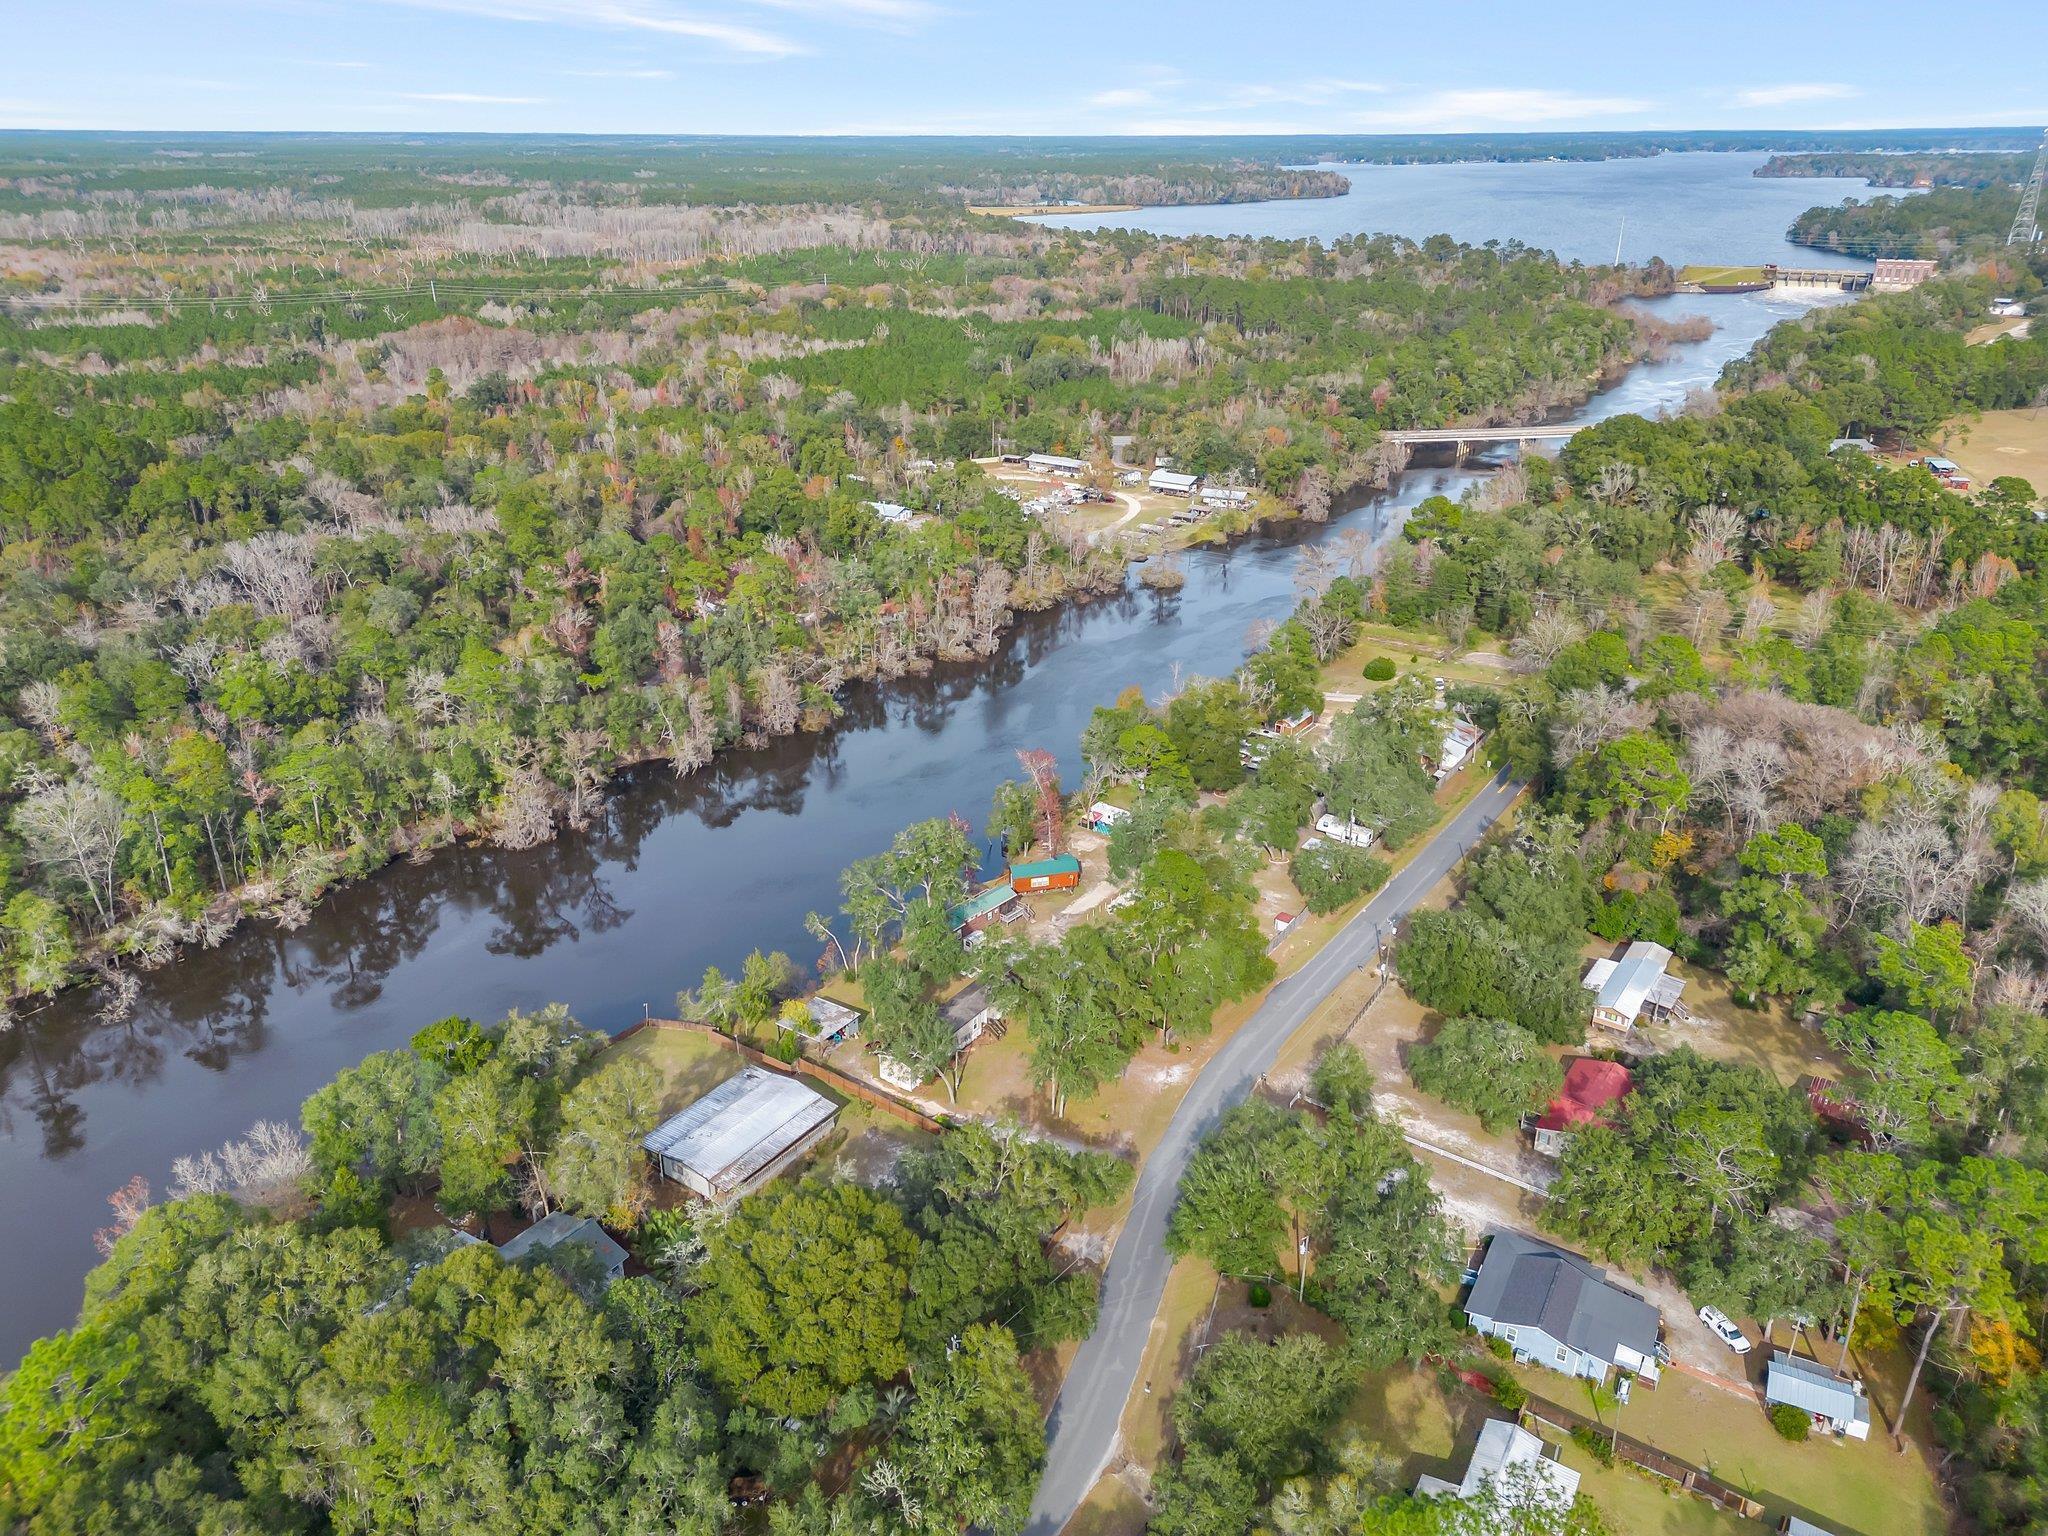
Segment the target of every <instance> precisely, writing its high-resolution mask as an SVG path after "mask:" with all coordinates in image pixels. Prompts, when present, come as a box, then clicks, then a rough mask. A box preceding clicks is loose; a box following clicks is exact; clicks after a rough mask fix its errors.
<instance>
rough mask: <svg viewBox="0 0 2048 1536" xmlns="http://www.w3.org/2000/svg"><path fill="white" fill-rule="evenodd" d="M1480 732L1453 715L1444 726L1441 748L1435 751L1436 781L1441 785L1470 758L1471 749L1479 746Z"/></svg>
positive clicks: (1470, 723)
mask: <svg viewBox="0 0 2048 1536" xmlns="http://www.w3.org/2000/svg"><path fill="white" fill-rule="evenodd" d="M1479 737H1480V730H1479V727H1478V726H1476V725H1474V724H1473V723H1472V722H1471V721H1470V720H1466V719H1462V718H1460V717H1459V716H1456V715H1453V716H1452V717H1451V718H1450V721H1449V722H1448V723H1447V724H1446V725H1445V726H1444V741H1443V746H1442V747H1441V748H1439V749H1438V751H1437V759H1436V781H1437V783H1439V784H1441V783H1443V781H1444V780H1445V779H1448V778H1449V777H1450V776H1451V775H1452V774H1454V773H1456V772H1457V771H1458V770H1459V769H1460V768H1462V767H1464V766H1465V763H1466V761H1467V759H1469V758H1470V757H1471V756H1472V750H1473V748H1475V747H1477V746H1478V745H1479Z"/></svg>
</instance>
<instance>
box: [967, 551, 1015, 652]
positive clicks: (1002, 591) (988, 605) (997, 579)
mask: <svg viewBox="0 0 2048 1536" xmlns="http://www.w3.org/2000/svg"><path fill="white" fill-rule="evenodd" d="M968 617H969V623H970V624H971V625H972V626H973V630H974V649H975V650H976V651H977V652H978V653H980V654H981V655H983V656H993V655H994V654H995V649H996V643H997V642H998V641H999V640H1001V639H1002V634H1003V627H1004V626H1005V625H1006V624H1008V623H1009V622H1010V573H1009V570H1008V569H1007V568H1006V567H1005V566H1004V565H1003V564H1002V563H1001V562H1000V561H996V560H988V561H984V562H983V564H982V566H981V568H980V570H978V571H976V572H975V575H974V595H973V598H972V600H971V602H970V606H969V615H968Z"/></svg>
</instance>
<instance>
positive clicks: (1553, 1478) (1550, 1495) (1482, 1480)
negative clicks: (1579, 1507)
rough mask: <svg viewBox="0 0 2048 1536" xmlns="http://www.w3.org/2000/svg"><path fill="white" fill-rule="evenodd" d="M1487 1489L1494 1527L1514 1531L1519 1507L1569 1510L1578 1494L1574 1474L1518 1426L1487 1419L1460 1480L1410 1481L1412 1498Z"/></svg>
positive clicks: (1469, 1494)
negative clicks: (1492, 1507)
mask: <svg viewBox="0 0 2048 1536" xmlns="http://www.w3.org/2000/svg"><path fill="white" fill-rule="evenodd" d="M1489 1491H1491V1493H1492V1495H1493V1498H1494V1500H1495V1508H1494V1513H1496V1514H1497V1515H1498V1516H1500V1520H1499V1523H1498V1525H1497V1526H1496V1527H1495V1528H1496V1529H1499V1530H1501V1531H1504V1532H1505V1531H1509V1530H1519V1529H1521V1522H1520V1521H1519V1520H1517V1519H1516V1518H1515V1517H1516V1516H1517V1515H1518V1514H1519V1513H1521V1512H1522V1511H1525V1510H1526V1511H1530V1512H1534V1511H1535V1510H1537V1509H1538V1508H1547V1509H1553V1510H1557V1511H1559V1512H1562V1511H1564V1510H1567V1509H1570V1508H1571V1506H1572V1500H1573V1499H1575V1498H1577V1497H1578V1496H1579V1474H1578V1473H1577V1472H1575V1471H1573V1470H1572V1469H1571V1468H1570V1467H1568V1466H1566V1465H1565V1464H1564V1463H1563V1462H1561V1461H1559V1460H1558V1459H1557V1457H1556V1454H1555V1453H1554V1452H1553V1451H1552V1450H1551V1449H1550V1447H1549V1446H1547V1445H1545V1444H1544V1443H1543V1441H1542V1440H1540V1439H1539V1438H1537V1437H1536V1436H1535V1435H1532V1434H1530V1433H1529V1431H1528V1430H1526V1429H1524V1428H1522V1427H1521V1425H1519V1424H1515V1423H1512V1422H1511V1421H1509V1420H1507V1419H1488V1420H1487V1421H1486V1423H1485V1425H1484V1426H1483V1427H1482V1428H1481V1429H1480V1431H1479V1443H1478V1444H1477V1445H1475V1446H1473V1447H1472V1459H1471V1461H1469V1462H1467V1463H1466V1464H1465V1477H1464V1481H1462V1482H1457V1483H1453V1482H1449V1481H1446V1480H1445V1479H1444V1478H1441V1477H1430V1476H1429V1475H1428V1474H1426V1473H1425V1474H1424V1475H1423V1476H1422V1477H1421V1478H1420V1479H1419V1480H1418V1481H1417V1482H1416V1484H1415V1496H1416V1497H1417V1498H1421V1499H1436V1498H1444V1497H1450V1498H1458V1499H1476V1498H1478V1497H1479V1496H1480V1495H1481V1494H1482V1493H1486V1492H1489Z"/></svg>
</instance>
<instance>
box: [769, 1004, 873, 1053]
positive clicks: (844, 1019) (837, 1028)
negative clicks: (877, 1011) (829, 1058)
mask: <svg viewBox="0 0 2048 1536" xmlns="http://www.w3.org/2000/svg"><path fill="white" fill-rule="evenodd" d="M776 1025H777V1027H779V1028H781V1029H786V1030H788V1031H789V1032H790V1033H791V1034H793V1035H795V1036H796V1037H797V1038H798V1039H799V1040H802V1041H805V1042H806V1043H807V1044H810V1045H816V1046H827V1045H837V1044H839V1042H840V1041H842V1040H851V1039H852V1038H853V1037H854V1036H855V1035H857V1034H859V1033H860V1010H859V1009H858V1008H854V1007H850V1006H848V1005H847V1004H845V1003H841V1002H835V1001H834V1000H833V999H831V998H829V997H826V996H824V995H823V994H821V993H817V994H813V995H812V996H810V997H807V998H805V999H804V1017H803V1018H802V1019H789V1018H782V1019H777V1020H776Z"/></svg>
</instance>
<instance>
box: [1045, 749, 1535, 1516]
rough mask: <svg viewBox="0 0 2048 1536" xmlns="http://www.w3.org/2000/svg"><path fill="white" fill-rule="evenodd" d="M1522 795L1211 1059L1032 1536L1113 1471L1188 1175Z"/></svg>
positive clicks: (1156, 1176) (1487, 796)
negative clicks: (1207, 1140) (1239, 1109)
mask: <svg viewBox="0 0 2048 1536" xmlns="http://www.w3.org/2000/svg"><path fill="white" fill-rule="evenodd" d="M1520 791H1521V785H1520V784H1518V783H1513V782H1510V781H1509V779H1508V777H1507V775H1506V774H1505V773H1502V774H1500V775H1498V776H1497V777H1495V778H1494V779H1493V781H1492V782H1491V783H1489V784H1488V785H1487V786H1486V787H1485V788H1484V789H1482V790H1480V792H1479V793H1478V794H1477V795H1475V796H1473V798H1472V799H1471V800H1470V801H1468V802H1467V803H1466V805H1465V806H1464V808H1463V809H1461V810H1460V811H1459V812H1458V814H1457V815H1456V816H1455V817H1454V818H1453V819H1452V820H1451V822H1450V823H1449V824H1448V825H1447V826H1445V827H1444V829H1443V830H1442V831H1440V832H1438V833H1437V834H1436V836H1435V837H1433V838H1432V839H1430V841H1429V842H1428V843H1427V844H1426V845H1425V846H1424V847H1423V848H1422V850H1421V851H1420V852H1419V853H1418V854H1417V855H1416V856H1415V858H1414V859H1413V860H1411V861H1410V862H1409V864H1408V866H1407V867H1406V868H1405V869H1403V870H1402V871H1401V872H1400V873H1399V874H1398V875H1396V876H1395V877H1394V878H1393V879H1392V880H1390V881H1389V882H1388V883H1387V886H1386V888H1385V889H1384V890H1382V891H1381V892H1380V893H1379V895H1377V896H1376V897H1374V898H1373V900H1372V901H1371V902H1370V903H1369V904H1368V905H1367V906H1366V908H1365V910H1364V911H1362V912H1360V913H1359V914H1358V916H1356V917H1354V918H1353V919H1352V920H1351V921H1350V922H1349V923H1347V924H1345V926H1344V927H1343V928H1342V929H1341V930H1339V932H1338V933H1337V935H1336V937H1334V938H1333V939H1331V940H1330V942H1329V943H1328V944H1325V945H1324V946H1323V948H1322V949H1321V950H1320V951H1319V952H1318V953H1317V954H1316V956H1315V958H1314V959H1312V960H1310V961H1309V963H1308V964H1307V965H1305V966H1303V967H1302V968H1301V969H1300V970H1299V971H1297V972H1295V973H1294V974H1293V975H1292V976H1290V977H1288V978H1287V979H1286V980H1285V981H1283V982H1281V983H1280V984H1279V985H1278V986H1276V987H1275V988H1274V989H1273V991H1272V994H1271V995H1270V996H1268V997H1267V999H1266V1001H1265V1002H1264V1003H1263V1004H1261V1005H1260V1007H1259V1011H1258V1012H1257V1013H1255V1014H1253V1015H1252V1016H1251V1018H1249V1019H1248V1020H1246V1021H1245V1023H1244V1025H1243V1027H1241V1028H1240V1029H1239V1030H1238V1031H1237V1033H1236V1034H1234V1035H1232V1036H1231V1037H1230V1039H1229V1040H1228V1041H1226V1042H1225V1043H1224V1046H1223V1048H1222V1049H1221V1050H1220V1051H1218V1052H1217V1053H1216V1054H1215V1055H1214V1056H1213V1057H1211V1058H1210V1060H1209V1064H1208V1065H1207V1066H1206V1067H1204V1068H1203V1069H1202V1074H1201V1076H1199V1077H1197V1078H1196V1079H1195V1081H1194V1085H1193V1086H1192V1087H1191V1088H1189V1089H1188V1096H1187V1097H1186V1098H1185V1099H1183V1100H1182V1101H1181V1106H1180V1108H1179V1110H1178V1111H1176V1112H1175V1114H1174V1117H1173V1121H1172V1123H1171V1124H1170V1125H1168V1126H1167V1128H1166V1134H1165V1136H1163V1137H1162V1138H1160V1142H1159V1145H1158V1146H1156V1147H1154V1148H1153V1149H1152V1154H1151V1156H1149V1157H1147V1158H1146V1159H1145V1165H1144V1167H1143V1168H1142V1169H1141V1170H1140V1171H1139V1174H1138V1188H1137V1194H1136V1197H1135V1198H1134V1200H1133V1201H1132V1205H1131V1214H1130V1219H1129V1220H1128V1221H1126V1222H1125V1223H1124V1228H1123V1232H1122V1234H1121V1235H1120V1236H1119V1237H1118V1238H1117V1243H1116V1249H1115V1251H1114V1252H1113V1253H1112V1254H1111V1255H1110V1260H1109V1269H1108V1272H1107V1273H1106V1274H1105V1275H1104V1276H1103V1280H1102V1313H1101V1316H1100V1317H1098V1318H1097V1319H1096V1323H1095V1332H1094V1333H1093V1334H1091V1335H1090V1336H1089V1338H1088V1341H1087V1342H1086V1343H1084V1344H1083V1345H1082V1346H1081V1349H1080V1353H1079V1354H1077V1355H1075V1357H1074V1365H1073V1368H1072V1369H1071V1370H1069V1371H1068V1372H1067V1379H1066V1384H1065V1385H1064V1386H1062V1387H1061V1388H1060V1395H1059V1401H1058V1402H1056V1403H1054V1404H1053V1410H1052V1419H1051V1421H1050V1422H1049V1423H1048V1424H1047V1426H1046V1435H1047V1439H1048V1442H1049V1444H1048V1446H1047V1450H1046V1464H1045V1477H1044V1479H1043V1480H1042V1481H1041V1482H1040V1483H1039V1485H1038V1497H1037V1498H1036V1499H1035V1500H1033V1501H1032V1505H1031V1519H1030V1523H1029V1524H1027V1525H1026V1526H1025V1536H1056V1533H1057V1532H1058V1531H1059V1530H1060V1529H1061V1528H1062V1527H1064V1526H1065V1525H1066V1523H1067V1521H1068V1520H1070V1519H1072V1518H1073V1515H1074V1512H1075V1511H1076V1510H1077V1509H1079V1508H1080V1507H1081V1501H1082V1500H1083V1499H1085V1498H1087V1497H1088V1490H1089V1489H1091V1488H1093V1487H1094V1486H1095V1481H1096V1479H1097V1478H1098V1477H1100V1476H1101V1475H1102V1470H1103V1468H1104V1467H1106V1466H1107V1465H1108V1464H1109V1458H1110V1453H1111V1452H1112V1450H1114V1448H1115V1445H1116V1435H1117V1422H1118V1420H1119V1419H1120V1418H1121V1417H1122V1416H1123V1409H1124V1403H1125V1402H1126V1401H1127V1400H1128V1399H1129V1397H1130V1395H1131V1388H1132V1387H1133V1386H1134V1385H1136V1383H1137V1378H1138V1367H1139V1364H1140V1362H1141V1360H1142V1359H1143V1357H1144V1353H1145V1343H1146V1340H1147V1338H1148V1337H1149V1335H1150V1333H1151V1330H1152V1319H1153V1317H1154V1315H1155V1314H1156V1313H1157V1312H1158V1311H1159V1298H1160V1297H1161V1296H1162V1295H1163V1294H1164V1293H1165V1290H1166V1275H1167V1271H1168V1270H1169V1269H1170V1268H1172V1261H1171V1260H1170V1259H1168V1258H1167V1256H1166V1247H1165V1242H1166V1219H1167V1217H1168V1215H1169V1214H1171V1212H1172V1210H1173V1201H1174V1193H1175V1191H1176V1190H1178V1189H1179V1187H1180V1176H1181V1171H1182V1170H1183V1169H1185V1168H1186V1167H1187V1164H1188V1158H1189V1157H1190V1156H1191V1155H1192V1154H1193V1153H1194V1150H1195V1147H1196V1145H1197V1144H1198V1143H1199V1142H1200V1141H1201V1139H1202V1137H1203V1136H1204V1135H1205V1134H1206V1133H1207V1132H1208V1131H1209V1129H1210V1128H1211V1127H1212V1126H1214V1125H1215V1124H1216V1122H1217V1120H1218V1119H1220V1118H1221V1117H1222V1115H1223V1112H1224V1111H1225V1110H1227V1109H1229V1108H1231V1107H1232V1106H1233V1105H1235V1104H1237V1103H1239V1102H1241V1101H1242V1100H1243V1099H1244V1098H1245V1096H1246V1095H1247V1094H1248V1093H1250V1091H1251V1088H1252V1085H1253V1084H1254V1083H1255V1082H1257V1081H1258V1080H1259V1078H1260V1077H1261V1076H1263V1075H1264V1074H1265V1073H1266V1071H1267V1070H1268V1069H1269V1068H1271V1066H1272V1065H1273V1059H1274V1058H1275V1057H1276V1056H1278V1055H1279V1054H1280V1048H1281V1046H1283V1045H1285V1044H1286V1042H1287V1040H1288V1038H1289V1037H1290V1036H1291V1035H1293V1033H1294V1032H1295V1031H1296V1030H1298V1029H1299V1028H1301V1026H1302V1025H1303V1024H1304V1023H1306V1022H1307V1020H1308V1016H1309V1015H1310V1014H1311V1013H1313V1012H1315V1010H1316V1008H1317V1007H1318V1006H1319V1005H1320V1004H1321V1003H1322V1001H1323V999H1325V998H1327V997H1328V996H1329V995H1330V994H1331V993H1332V992H1334V991H1336V990H1337V986H1338V984H1339V983H1340V982H1342V981H1343V980H1344V978H1345V977H1346V976H1348V975H1350V974H1351V972H1353V971H1354V970H1356V969H1357V968H1358V967H1359V966H1360V965H1362V964H1364V963H1365V962H1366V961H1367V960H1369V959H1370V958H1371V957H1372V953H1373V950H1374V948H1375V939H1376V935H1377V934H1378V933H1379V931H1380V930H1381V929H1382V928H1383V927H1385V926H1387V925H1388V924H1390V923H1392V922H1395V921H1398V920H1399V919H1400V918H1402V917H1404V916H1405V915H1406V914H1407V913H1408V911H1409V910H1410V909H1411V908H1412V907H1414V905H1415V904H1416V903H1417V902H1418V901H1420V900H1421V899H1422V898H1423V897H1424V896H1425V895H1426V894H1428V892H1429V890H1430V888H1431V887H1432V886H1434V885H1435V884H1436V883H1437V881H1439V880H1441V879H1442V878H1443V877H1444V875H1445V873H1446V872H1448V871H1449V870H1450V868H1451V866H1452V865H1454V864H1456V863H1457V862H1458V860H1459V858H1461V857H1462V856H1463V855H1464V852H1465V850H1466V849H1468V848H1470V847H1471V846H1472V845H1473V844H1474V843H1476V842H1477V841H1478V840H1479V838H1480V836H1481V834H1482V833H1484V832H1485V831H1486V829H1487V828H1488V827H1490V826H1491V825H1492V824H1493V823H1494V822H1495V821H1496V820H1497V819H1498V818H1499V817H1500V814H1501V812H1502V811H1504V810H1506V809H1507V807H1508V805H1509V803H1510V802H1511V801H1513V799H1514V798H1515V796H1516V795H1517V794H1519V793H1520Z"/></svg>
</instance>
